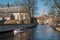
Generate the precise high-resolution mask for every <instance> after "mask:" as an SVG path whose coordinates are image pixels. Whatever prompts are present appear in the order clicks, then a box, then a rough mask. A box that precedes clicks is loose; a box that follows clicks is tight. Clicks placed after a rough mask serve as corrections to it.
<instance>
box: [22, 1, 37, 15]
mask: <svg viewBox="0 0 60 40" xmlns="http://www.w3.org/2000/svg"><path fill="white" fill-rule="evenodd" d="M36 3H37V0H22V2H21V5H22V6H27V7H28V8H27V9H28V12H29V13H30V14H31V15H32V16H33V15H35V13H36V9H37V5H36Z"/></svg>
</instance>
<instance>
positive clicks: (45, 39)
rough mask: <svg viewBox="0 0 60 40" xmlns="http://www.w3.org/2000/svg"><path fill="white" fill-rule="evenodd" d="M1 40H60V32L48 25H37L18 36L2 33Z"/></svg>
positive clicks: (17, 34)
mask: <svg viewBox="0 0 60 40" xmlns="http://www.w3.org/2000/svg"><path fill="white" fill-rule="evenodd" d="M0 40H60V32H58V31H56V30H54V29H53V28H52V27H50V26H48V25H37V27H34V28H27V29H25V30H24V31H22V32H18V33H16V34H14V33H13V32H8V33H0Z"/></svg>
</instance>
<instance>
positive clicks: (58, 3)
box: [54, 0, 60, 9]
mask: <svg viewBox="0 0 60 40" xmlns="http://www.w3.org/2000/svg"><path fill="white" fill-rule="evenodd" d="M54 2H55V5H56V6H57V7H58V8H59V9H60V0H54Z"/></svg>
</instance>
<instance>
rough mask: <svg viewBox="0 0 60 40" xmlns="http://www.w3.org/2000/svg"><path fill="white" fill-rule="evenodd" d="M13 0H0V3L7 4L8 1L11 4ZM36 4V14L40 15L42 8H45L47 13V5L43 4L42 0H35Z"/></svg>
mask: <svg viewBox="0 0 60 40" xmlns="http://www.w3.org/2000/svg"><path fill="white" fill-rule="evenodd" d="M14 1H15V0H0V3H1V4H4V5H5V4H7V3H8V2H9V4H13V3H14ZM37 6H38V11H37V16H40V15H41V14H42V12H43V10H44V9H45V11H46V14H47V13H48V10H49V9H48V7H47V6H44V2H43V1H40V0H38V1H37Z"/></svg>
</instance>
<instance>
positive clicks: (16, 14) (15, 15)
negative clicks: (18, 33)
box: [13, 13, 21, 20]
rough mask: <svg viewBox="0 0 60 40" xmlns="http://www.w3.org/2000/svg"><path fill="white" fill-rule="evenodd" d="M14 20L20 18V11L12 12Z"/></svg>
mask: <svg viewBox="0 0 60 40" xmlns="http://www.w3.org/2000/svg"><path fill="white" fill-rule="evenodd" d="M13 15H14V17H15V19H16V20H21V17H20V13H13Z"/></svg>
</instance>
